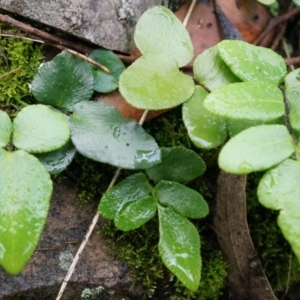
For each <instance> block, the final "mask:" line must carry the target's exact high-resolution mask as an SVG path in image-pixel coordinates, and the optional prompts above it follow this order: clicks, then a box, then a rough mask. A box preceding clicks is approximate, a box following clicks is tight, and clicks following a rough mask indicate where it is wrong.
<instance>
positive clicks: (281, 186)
mask: <svg viewBox="0 0 300 300" xmlns="http://www.w3.org/2000/svg"><path fill="white" fill-rule="evenodd" d="M257 195H258V199H259V202H260V203H261V204H262V205H264V206H266V207H267V208H271V209H276V210H280V214H279V216H278V225H279V227H280V228H281V230H282V233H283V235H284V236H285V238H286V239H287V240H288V241H289V243H290V244H291V246H292V248H293V251H294V252H295V254H296V256H297V258H298V260H300V210H299V209H298V208H299V199H300V163H299V162H298V161H294V160H291V159H287V160H285V161H284V162H282V163H281V164H280V165H278V166H277V167H275V168H273V169H271V170H269V171H267V172H266V174H265V175H264V176H263V177H262V179H261V180H260V183H259V185H258V189H257Z"/></svg>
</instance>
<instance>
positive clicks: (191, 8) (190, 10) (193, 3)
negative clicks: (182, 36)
mask: <svg viewBox="0 0 300 300" xmlns="http://www.w3.org/2000/svg"><path fill="white" fill-rule="evenodd" d="M196 2H197V1H196V0H192V2H191V4H190V7H189V10H188V12H187V13H186V15H185V18H184V20H183V22H182V24H183V26H184V27H186V25H187V23H188V21H189V19H190V17H191V14H192V12H193V9H194V7H195V5H196Z"/></svg>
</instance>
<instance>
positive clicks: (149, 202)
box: [115, 196, 157, 231]
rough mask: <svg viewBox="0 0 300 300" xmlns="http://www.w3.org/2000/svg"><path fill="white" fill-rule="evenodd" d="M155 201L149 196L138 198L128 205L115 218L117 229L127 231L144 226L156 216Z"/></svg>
mask: <svg viewBox="0 0 300 300" xmlns="http://www.w3.org/2000/svg"><path fill="white" fill-rule="evenodd" d="M156 209H157V206H156V201H155V199H154V198H153V197H151V196H145V197H143V198H139V199H137V200H136V201H134V202H131V203H129V204H128V205H127V206H126V207H125V208H124V209H123V210H122V211H121V212H120V213H119V214H117V215H116V217H115V225H116V227H117V228H118V229H120V230H123V231H129V230H133V229H136V228H139V227H140V226H142V225H144V224H145V223H146V222H148V221H149V220H150V219H152V218H153V217H154V215H155V214H156Z"/></svg>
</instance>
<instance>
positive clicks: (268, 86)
mask: <svg viewBox="0 0 300 300" xmlns="http://www.w3.org/2000/svg"><path fill="white" fill-rule="evenodd" d="M204 107H205V108H206V109H208V110H209V111H210V112H211V113H214V114H216V115H219V116H222V117H227V118H232V119H248V120H263V121H267V120H274V119H276V118H279V117H280V116H282V115H283V114H284V103H283V96H282V93H281V91H280V90H279V88H278V87H277V86H275V85H274V84H273V83H269V82H267V81H250V82H240V83H232V84H228V85H225V86H223V87H220V88H218V89H216V90H214V91H212V92H211V93H210V94H209V95H208V96H207V97H206V98H205V100H204Z"/></svg>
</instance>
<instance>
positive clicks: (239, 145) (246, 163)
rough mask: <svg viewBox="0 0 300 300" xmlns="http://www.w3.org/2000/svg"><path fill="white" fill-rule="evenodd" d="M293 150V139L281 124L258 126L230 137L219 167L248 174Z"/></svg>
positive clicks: (277, 161)
mask: <svg viewBox="0 0 300 300" xmlns="http://www.w3.org/2000/svg"><path fill="white" fill-rule="evenodd" d="M293 152H294V147H293V142H292V138H291V136H290V134H289V132H288V130H287V128H286V127H285V126H283V125H261V126H256V127H251V128H249V129H246V130H244V131H242V132H241V133H239V134H238V135H236V136H235V137H233V138H232V139H231V140H229V142H228V143H227V144H226V145H225V146H224V147H223V149H222V150H221V152H220V155H219V166H220V168H221V169H222V170H224V171H226V172H228V173H234V174H248V173H251V172H255V171H262V170H266V169H268V168H271V167H273V166H275V165H277V164H279V163H280V162H282V161H283V160H285V159H286V158H288V157H289V156H290V155H291V154H292V153H293Z"/></svg>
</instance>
